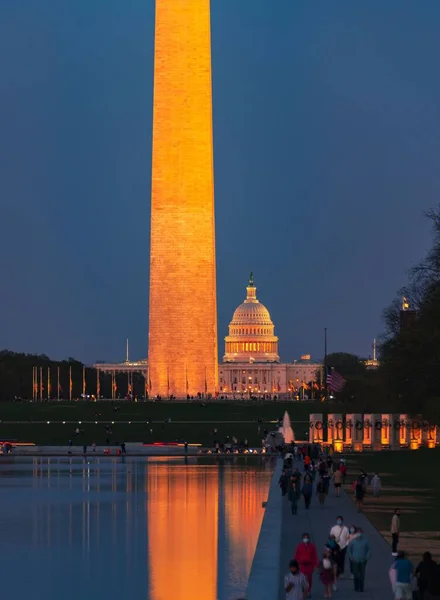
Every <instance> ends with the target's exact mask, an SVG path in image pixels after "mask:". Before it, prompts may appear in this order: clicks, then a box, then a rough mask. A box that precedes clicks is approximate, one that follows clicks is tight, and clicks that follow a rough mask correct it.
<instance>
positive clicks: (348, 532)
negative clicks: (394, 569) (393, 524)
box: [284, 515, 370, 600]
mask: <svg viewBox="0 0 440 600" xmlns="http://www.w3.org/2000/svg"><path fill="white" fill-rule="evenodd" d="M347 555H348V560H349V564H350V578H351V579H352V580H353V581H354V589H355V591H356V592H363V591H364V581H365V569H366V565H367V562H368V560H369V558H370V546H369V544H368V541H367V539H366V538H365V536H364V533H363V531H362V529H361V528H360V527H356V526H354V525H350V526H347V525H345V523H344V518H343V517H342V516H341V515H340V516H338V517H337V519H336V523H335V524H334V525H333V527H331V529H330V531H329V535H328V540H327V543H326V544H325V547H324V550H323V553H322V555H321V557H319V556H318V551H317V549H316V546H315V544H313V542H312V540H311V536H310V534H309V533H304V534H303V536H302V541H301V542H300V543H299V544H298V546H297V547H296V550H295V553H294V557H293V560H291V561H290V564H289V573H288V574H287V575H286V577H285V580H284V589H285V592H286V600H303V599H304V598H306V597H310V596H311V592H312V583H313V573H314V572H315V571H316V570H319V579H320V581H321V583H322V584H323V586H324V598H331V597H332V595H333V592H335V591H336V590H337V583H338V580H339V579H340V578H343V577H345V567H346V562H347V561H346V557H347Z"/></svg>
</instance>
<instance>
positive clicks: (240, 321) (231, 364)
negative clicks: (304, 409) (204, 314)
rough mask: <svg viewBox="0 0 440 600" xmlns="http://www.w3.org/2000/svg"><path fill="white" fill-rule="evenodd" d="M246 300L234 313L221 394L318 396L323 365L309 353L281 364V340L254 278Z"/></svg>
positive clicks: (283, 396) (222, 374) (226, 350)
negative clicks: (279, 350)
mask: <svg viewBox="0 0 440 600" xmlns="http://www.w3.org/2000/svg"><path fill="white" fill-rule="evenodd" d="M246 292H247V294H246V299H245V300H244V302H243V303H242V304H240V306H238V307H237V309H236V310H235V311H234V314H233V317H232V320H231V322H230V323H229V334H228V335H227V336H226V337H225V353H224V356H223V362H222V363H221V364H220V365H219V395H220V396H223V397H227V398H241V397H245V396H258V397H266V398H268V397H274V396H277V397H281V398H298V397H299V398H304V399H306V398H312V397H318V394H319V388H320V385H321V383H322V382H321V381H320V376H321V373H322V364H321V363H319V362H316V361H313V360H312V359H311V356H310V355H309V354H306V355H303V356H302V357H301V359H300V360H296V361H293V362H292V363H281V362H280V357H279V354H278V337H277V336H276V335H275V327H274V324H273V322H272V319H271V317H270V313H269V311H268V310H267V308H266V307H265V306H264V305H263V304H261V302H259V300H258V299H257V289H256V287H255V285H254V280H253V276H252V274H251V277H250V279H249V284H248V286H247V288H246Z"/></svg>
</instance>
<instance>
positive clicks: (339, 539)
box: [330, 515, 350, 577]
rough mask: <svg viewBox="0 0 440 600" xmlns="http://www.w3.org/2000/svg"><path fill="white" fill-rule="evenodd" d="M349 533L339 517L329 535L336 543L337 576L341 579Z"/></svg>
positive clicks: (342, 519)
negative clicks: (337, 549)
mask: <svg viewBox="0 0 440 600" xmlns="http://www.w3.org/2000/svg"><path fill="white" fill-rule="evenodd" d="M349 534H350V532H349V530H348V527H347V526H346V525H345V524H344V518H343V517H342V516H341V515H339V516H338V517H337V518H336V525H333V527H332V528H331V529H330V535H331V536H334V538H335V540H336V543H337V545H338V548H339V552H338V558H337V563H336V564H337V567H338V570H337V576H338V577H342V576H343V575H344V572H345V555H346V552H347V547H348V536H349Z"/></svg>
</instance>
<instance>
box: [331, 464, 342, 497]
mask: <svg viewBox="0 0 440 600" xmlns="http://www.w3.org/2000/svg"><path fill="white" fill-rule="evenodd" d="M332 479H333V483H334V486H335V492H336V497H337V498H339V495H340V493H341V486H342V473H341V469H339V468H338V469H336V471H335V472H334V473H333V477H332Z"/></svg>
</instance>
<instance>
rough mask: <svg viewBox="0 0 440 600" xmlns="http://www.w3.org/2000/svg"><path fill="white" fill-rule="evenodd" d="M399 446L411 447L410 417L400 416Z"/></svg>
mask: <svg viewBox="0 0 440 600" xmlns="http://www.w3.org/2000/svg"><path fill="white" fill-rule="evenodd" d="M399 423H400V429H399V444H400V447H401V448H408V446H409V427H410V421H409V419H408V415H402V414H401V415H400V416H399Z"/></svg>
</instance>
